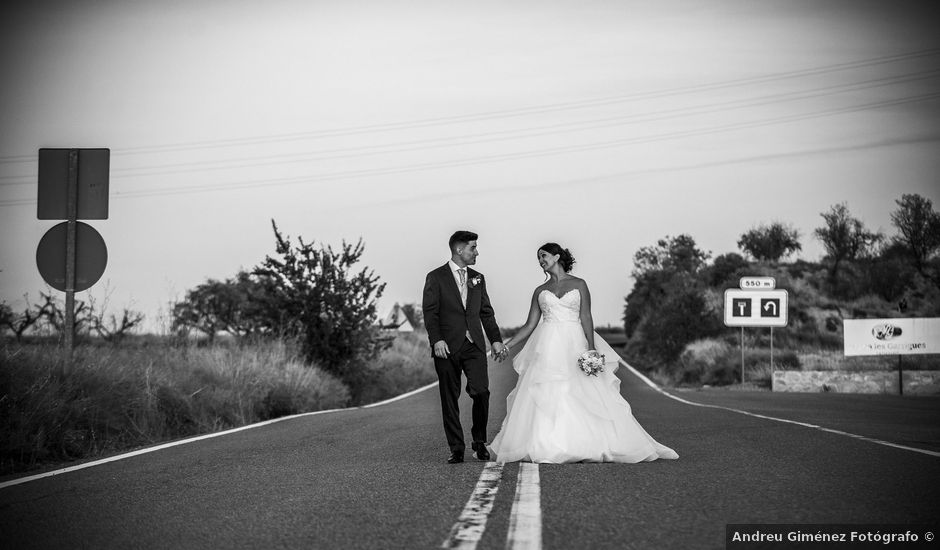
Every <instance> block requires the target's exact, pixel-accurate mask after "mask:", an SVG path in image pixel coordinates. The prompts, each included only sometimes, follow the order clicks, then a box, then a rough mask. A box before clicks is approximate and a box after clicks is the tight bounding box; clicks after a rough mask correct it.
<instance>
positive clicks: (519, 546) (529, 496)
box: [506, 462, 542, 550]
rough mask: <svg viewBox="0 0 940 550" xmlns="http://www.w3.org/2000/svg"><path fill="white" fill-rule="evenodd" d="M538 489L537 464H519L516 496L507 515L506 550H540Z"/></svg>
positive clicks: (540, 521) (539, 494)
mask: <svg viewBox="0 0 940 550" xmlns="http://www.w3.org/2000/svg"><path fill="white" fill-rule="evenodd" d="M540 498H541V493H540V490H539V465H538V464H534V463H531V462H521V463H520V464H519V480H518V481H517V482H516V496H515V499H513V501H512V512H511V514H510V516H509V534H508V535H507V537H506V548H507V550H541V548H542V503H541V502H540Z"/></svg>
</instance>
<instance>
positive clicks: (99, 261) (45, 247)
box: [36, 222, 108, 292]
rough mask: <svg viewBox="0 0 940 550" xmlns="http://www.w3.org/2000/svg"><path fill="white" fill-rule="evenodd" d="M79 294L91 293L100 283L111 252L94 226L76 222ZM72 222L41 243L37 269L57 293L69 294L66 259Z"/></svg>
mask: <svg viewBox="0 0 940 550" xmlns="http://www.w3.org/2000/svg"><path fill="white" fill-rule="evenodd" d="M75 223H76V225H77V227H76V228H75V292H81V291H83V290H88V289H89V288H91V286H92V285H93V284H95V283H97V282H98V279H100V278H101V276H102V275H103V274H104V268H105V266H106V265H107V264H108V249H107V247H106V246H105V244H104V239H103V238H101V234H100V233H98V231H96V230H95V228H94V227H92V226H90V225H88V224H87V223H82V222H75ZM67 241H68V222H62V223H60V224H57V225H55V226H53V227H52V229H50V230H49V231H46V234H45V235H43V236H42V239H40V241H39V247H38V248H37V249H36V266H37V267H39V274H40V275H42V278H43V280H44V281H46V282H47V283H49V286H51V287H52V288H54V289H56V290H61V291H63V292H64V291H65V259H66V246H67V244H68V243H67Z"/></svg>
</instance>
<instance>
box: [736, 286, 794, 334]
mask: <svg viewBox="0 0 940 550" xmlns="http://www.w3.org/2000/svg"><path fill="white" fill-rule="evenodd" d="M787 312H788V311H787V291H786V290H738V289H734V288H729V289H727V290H725V326H728V327H785V326H787V321H788V316H787Z"/></svg>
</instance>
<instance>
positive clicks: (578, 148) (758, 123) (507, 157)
mask: <svg viewBox="0 0 940 550" xmlns="http://www.w3.org/2000/svg"><path fill="white" fill-rule="evenodd" d="M938 98H940V92H937V93H930V94H923V95H920V96H913V97H907V98H900V99H894V100H887V101H879V102H873V103H867V104H862V105H854V106H849V107H841V108H836V109H824V110H820V111H816V112H811V113H802V114H797V115H784V116H779V117H773V118H769V119H763V120H755V121H747V122H740V123H734V124H726V125H722V126H716V127H711V128H702V129H697V130H684V131H676V132H667V133H663V134H656V135H652V136H642V137H636V138H624V139H616V140H609V141H601V142H595V143H589V144H584V145H569V146H561V147H551V148H545V149H535V150H531V151H523V152H518V153H505V154H499V155H487V156H480V157H470V158H466V159H459V160H454V161H443V162H430V163H421V164H414V165H408V166H401V167H392V168H375V169H365V170H351V171H345V172H336V173H332V174H314V175H308V176H296V177H290V178H277V179H270V180H248V181H243V182H230V183H221V184H205V185H197V186H189V187H171V188H164V189H150V190H147V189H144V190H138V191H128V192H123V193H122V192H115V193H114V194H113V197H114V198H136V197H147V196H163V195H180V194H191V193H200V192H211V191H229V190H235V189H250V188H258V187H276V186H282V185H293V184H298V183H316V182H323V181H339V180H345V179H353V178H362V177H375V176H385V175H393V174H401V173H409V172H420V171H426V170H435V169H441V168H455V167H461V166H472V165H475V164H485V163H490V162H506V161H511V160H519V159H525V158H536V157H543V156H551V155H558V154H567V153H579V152H589V151H595V150H600V149H609V148H614V147H622V146H625V145H639V144H645V143H652V142H656V141H664V140H671V139H680V138H686V137H697V136H703V135H709V134H715V133H721V132H728V131H734V130H741V129H750V128H759V127H763V126H770V125H775V124H782V123H788V122H796V121H800V120H808V119H813V118H820V117H825V116H833V115H837V114H844V113H850V112H857V111H863V110H869V109H877V108H883V107H891V106H896V105H903V104H907V103H914V102H919V101H927V100H931V99H938ZM35 202H36V200H35V199H11V200H6V201H2V200H0V207H3V206H17V205H24V204H34V203H35Z"/></svg>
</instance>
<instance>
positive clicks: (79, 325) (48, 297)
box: [39, 292, 93, 338]
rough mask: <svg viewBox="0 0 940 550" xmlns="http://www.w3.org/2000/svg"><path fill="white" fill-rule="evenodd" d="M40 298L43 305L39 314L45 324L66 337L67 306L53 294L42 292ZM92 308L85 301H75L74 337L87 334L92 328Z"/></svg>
mask: <svg viewBox="0 0 940 550" xmlns="http://www.w3.org/2000/svg"><path fill="white" fill-rule="evenodd" d="M39 296H40V297H41V298H42V299H43V304H42V306H41V307H40V308H39V314H40V315H41V316H42V317H43V319H44V320H45V323H46V324H47V325H48V326H50V327H52V330H54V331H55V332H56V333H58V334H60V335H63V336H64V335H65V304H64V303H60V301H59V300H58V299H56V297H55V296H54V295H53V294H52V292H50V293H48V294H45V293H42V292H40V293H39ZM91 313H92V312H91V306H90V304H89V303H88V302H86V301H84V300H75V324H74V325H73V327H72V337H73V338H77V337H78V336H80V335H82V334H87V333H88V330H89V328H90V327H91V326H92V324H93V323H92V316H91Z"/></svg>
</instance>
